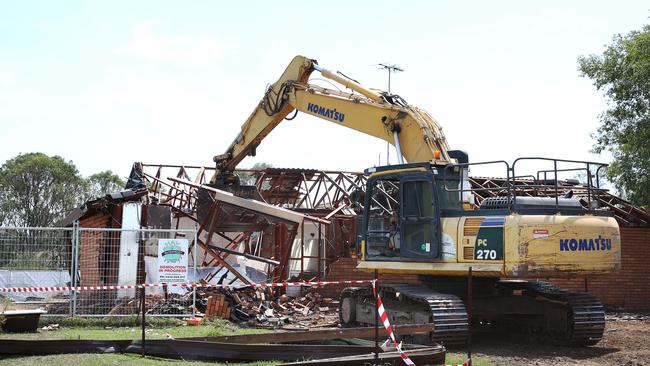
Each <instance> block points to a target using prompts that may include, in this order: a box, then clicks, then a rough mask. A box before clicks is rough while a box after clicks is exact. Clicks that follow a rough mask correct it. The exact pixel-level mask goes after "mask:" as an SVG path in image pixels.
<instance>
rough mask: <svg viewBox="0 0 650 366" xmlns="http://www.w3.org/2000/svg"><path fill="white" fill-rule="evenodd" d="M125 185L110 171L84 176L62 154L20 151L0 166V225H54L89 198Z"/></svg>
mask: <svg viewBox="0 0 650 366" xmlns="http://www.w3.org/2000/svg"><path fill="white" fill-rule="evenodd" d="M124 185H125V183H124V181H123V180H122V179H120V177H119V176H117V175H115V174H113V172H112V171H110V170H106V171H103V172H99V173H96V174H93V175H91V176H90V177H88V179H84V178H83V177H82V176H81V175H80V174H79V171H78V170H77V167H76V166H75V165H74V163H72V162H71V161H68V162H66V161H65V160H63V158H61V157H60V156H47V155H45V154H43V153H29V154H20V155H18V156H16V157H15V158H13V159H10V160H7V161H6V162H5V163H4V164H3V165H2V167H0V226H19V227H25V226H31V227H36V226H55V225H58V224H59V223H60V221H61V220H62V219H63V218H64V217H65V215H66V214H67V213H68V212H70V211H71V210H72V209H74V208H75V207H78V206H80V205H81V204H82V203H83V202H85V201H86V200H88V199H91V198H96V197H101V196H104V195H106V194H108V193H112V192H116V191H120V190H122V189H123V187H124Z"/></svg>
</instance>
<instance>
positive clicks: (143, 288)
mask: <svg viewBox="0 0 650 366" xmlns="http://www.w3.org/2000/svg"><path fill="white" fill-rule="evenodd" d="M145 278H146V272H145ZM140 286H141V287H140V288H141V289H140V305H141V309H140V310H141V311H142V316H141V318H140V321H141V323H142V324H141V325H142V357H144V356H145V349H144V347H145V333H146V332H145V322H144V317H145V308H146V305H145V295H146V293H145V286H144V282H143V283H142V284H141V285H140Z"/></svg>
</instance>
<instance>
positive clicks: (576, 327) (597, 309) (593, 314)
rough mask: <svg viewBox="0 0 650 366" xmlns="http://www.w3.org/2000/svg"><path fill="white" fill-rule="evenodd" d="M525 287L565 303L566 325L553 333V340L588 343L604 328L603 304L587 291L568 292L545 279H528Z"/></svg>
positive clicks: (587, 344)
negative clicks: (543, 280)
mask: <svg viewBox="0 0 650 366" xmlns="http://www.w3.org/2000/svg"><path fill="white" fill-rule="evenodd" d="M527 290H528V291H530V292H532V294H533V295H535V296H538V297H539V296H541V297H543V298H546V299H549V300H550V301H554V302H559V303H565V309H566V321H567V324H566V328H565V329H564V332H560V333H559V334H553V336H554V339H553V340H554V341H555V342H557V343H560V344H565V345H572V346H589V345H594V344H596V343H598V341H600V340H601V339H602V337H603V332H604V330H605V309H604V307H603V304H602V303H601V302H600V300H598V298H596V297H595V296H593V295H591V294H590V293H587V292H569V291H565V290H562V289H561V288H558V287H556V286H554V285H552V284H550V283H548V282H541V281H538V282H528V286H527Z"/></svg>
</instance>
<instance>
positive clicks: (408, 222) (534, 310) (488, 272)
mask: <svg viewBox="0 0 650 366" xmlns="http://www.w3.org/2000/svg"><path fill="white" fill-rule="evenodd" d="M314 71H318V72H320V74H321V75H322V76H323V77H325V78H327V79H330V80H331V81H333V82H336V83H338V84H340V85H342V86H343V87H344V88H343V89H346V88H347V89H349V90H351V91H350V92H344V91H340V90H330V89H325V88H323V87H320V86H316V85H312V84H310V83H309V80H308V79H309V76H310V74H311V73H312V72H314ZM294 110H296V111H300V112H304V113H307V114H310V115H313V116H316V117H319V118H322V119H324V120H327V121H330V122H332V123H334V124H337V125H341V126H343V127H348V128H351V129H354V130H357V131H359V132H362V133H365V134H368V135H372V136H375V137H377V138H380V139H383V140H385V141H388V142H389V143H391V144H393V145H394V147H395V149H396V151H397V156H398V159H399V164H398V165H391V166H383V167H374V168H370V169H367V170H366V174H367V175H368V181H367V187H366V191H365V195H364V198H363V199H362V200H361V201H362V202H359V207H362V208H363V227H362V230H361V232H360V235H359V239H360V240H359V244H360V245H359V251H360V253H359V254H360V261H359V264H358V269H359V270H361V271H367V272H374V271H378V272H379V273H382V274H383V273H394V274H415V275H418V276H419V277H418V278H419V284H418V285H414V284H399V283H395V284H390V283H383V282H381V283H380V287H379V290H380V292H381V294H382V298H383V299H384V304H385V306H386V308H387V310H388V313H389V314H390V318H391V321H392V322H393V324H417V323H433V324H434V328H435V330H434V332H433V333H431V334H430V336H429V337H430V338H429V339H428V340H431V341H435V342H440V343H445V344H462V343H463V342H465V340H466V337H467V335H468V329H469V322H472V324H477V325H478V324H480V325H482V326H489V327H499V326H503V327H507V328H506V329H509V330H520V331H523V332H524V333H526V334H537V335H540V336H542V337H544V338H547V339H550V340H552V341H553V342H558V343H563V344H567V345H591V344H595V343H597V342H598V341H599V340H600V339H601V337H602V334H603V330H604V323H605V320H604V310H603V306H602V304H601V302H600V301H599V300H598V299H597V298H596V297H594V296H592V295H591V294H589V293H587V292H569V291H565V290H562V289H560V288H557V287H555V286H553V285H551V284H550V283H547V282H541V281H537V280H535V279H537V278H547V277H564V278H566V277H568V276H573V275H579V276H590V275H597V274H603V273H611V272H614V271H617V270H618V269H619V267H620V232H619V228H618V225H617V222H616V220H615V219H614V217H613V215H612V214H611V213H610V212H608V211H606V210H599V209H597V208H596V207H594V203H595V202H594V201H592V200H591V197H592V196H593V191H594V188H593V187H592V186H591V180H592V179H591V178H592V177H591V172H592V170H593V169H592V168H594V167H596V168H599V167H601V166H602V164H598V163H591V162H577V161H568V160H558V159H541V158H534V159H540V160H543V161H546V162H549V163H550V164H551V165H552V166H553V169H549V170H546V171H543V172H542V173H543V175H542V178H540V177H539V176H538V177H537V178H535V179H533V180H532V182H542V181H543V183H544V185H543V187H545V188H540V187H542V185H540V186H537V185H528V186H527V187H528V188H527V189H528V190H529V191H530V190H535V189H544V190H546V192H548V190H549V187H551V188H550V190H551V194H550V197H531V196H530V195H525V194H524V192H523V191H521V190H520V189H519V187H518V185H517V184H516V179H517V178H518V176H517V175H516V174H515V167H516V166H517V163H519V164H521V163H522V162H524V161H527V160H530V159H533V158H522V159H518V160H516V161H515V162H514V163H512V164H508V163H505V162H496V163H498V164H502V165H504V166H505V167H506V174H507V176H508V179H507V180H506V184H505V185H503V186H500V187H498V188H495V190H498V191H499V192H498V193H499V194H495V195H494V197H489V198H485V199H483V200H482V202H481V203H480V205H478V206H477V205H475V204H474V202H473V195H474V193H473V190H472V189H471V187H470V185H469V180H468V179H469V178H468V168H469V166H470V165H472V164H482V163H472V164H470V163H469V162H468V157H467V154H465V153H464V152H462V151H459V150H450V149H449V147H448V145H447V141H446V139H445V136H444V134H443V133H442V129H441V127H440V126H439V124H438V123H437V122H436V121H435V120H434V119H433V118H432V117H431V116H429V114H428V113H427V112H425V111H424V110H421V109H419V108H416V107H413V106H410V105H408V104H407V103H406V102H405V101H404V100H403V99H402V98H400V97H399V96H397V95H392V94H389V93H387V92H382V91H377V90H375V89H368V88H365V87H363V86H362V85H360V84H359V83H358V82H356V81H354V80H352V79H350V78H347V77H345V76H344V75H343V74H340V73H335V72H332V71H329V70H327V69H324V68H322V67H321V66H319V65H318V63H317V62H316V60H312V59H309V58H306V57H303V56H296V57H295V58H294V59H293V60H292V61H291V63H290V64H289V66H288V67H287V69H286V70H285V72H284V73H283V74H282V76H281V77H280V79H279V80H278V81H277V82H275V83H274V84H272V85H271V86H269V87H268V88H267V90H266V93H265V94H264V97H263V98H262V100H261V102H260V103H259V105H258V106H257V108H255V110H254V111H253V113H252V114H251V115H250V117H249V118H248V120H247V121H246V122H245V123H244V124H243V125H242V128H241V132H240V133H239V135H238V136H237V138H236V139H235V141H234V142H233V143H232V144H231V145H230V147H229V148H228V150H227V151H226V152H225V153H224V154H222V155H219V156H216V157H215V158H214V160H215V162H216V167H217V171H216V173H215V175H214V177H213V178H212V182H211V183H212V184H214V185H216V186H220V187H223V186H228V185H233V184H236V179H237V178H236V176H235V175H234V174H233V171H234V170H235V168H236V166H237V164H238V163H239V162H240V161H241V160H242V159H244V158H245V157H246V156H248V155H255V152H256V148H257V146H258V145H259V144H260V142H261V141H262V140H263V139H264V137H266V136H267V135H268V134H269V133H270V132H271V131H272V130H273V128H275V127H276V126H277V125H278V124H279V123H281V122H282V121H283V120H284V119H285V118H286V117H287V116H288V115H289V114H290V113H291V112H293V111H294ZM404 159H405V161H404ZM566 162H569V163H581V164H582V163H584V164H585V165H586V169H584V172H586V174H587V175H588V176H589V179H588V182H587V186H586V188H585V191H586V192H587V195H588V197H587V199H588V202H581V201H580V200H579V199H577V198H569V197H564V196H562V195H561V194H560V193H559V191H558V185H559V184H561V182H559V180H558V178H557V177H558V172H560V171H561V170H568V169H558V164H562V163H566ZM549 175H550V176H551V177H553V179H551V181H552V182H551V183H549V179H547V177H548V176H549ZM553 187H554V189H553ZM583 188H584V187H583ZM547 196H549V195H547ZM583 201H584V198H583ZM585 206H586V207H585ZM470 267H471V268H472V273H473V276H475V279H474V281H472V283H473V285H472V288H471V291H472V293H473V296H472V299H473V301H472V308H471V310H472V311H471V314H472V318H471V319H468V312H467V306H468V304H467V303H466V294H467V292H468V291H467V290H468V289H467V285H466V283H467V281H466V277H467V275H468V271H469V270H470ZM374 311H375V310H374V302H373V298H372V293H371V291H369V290H368V289H367V288H348V289H345V290H344V291H343V292H342V294H341V306H340V318H341V324H342V325H343V326H355V325H363V324H373V323H374Z"/></svg>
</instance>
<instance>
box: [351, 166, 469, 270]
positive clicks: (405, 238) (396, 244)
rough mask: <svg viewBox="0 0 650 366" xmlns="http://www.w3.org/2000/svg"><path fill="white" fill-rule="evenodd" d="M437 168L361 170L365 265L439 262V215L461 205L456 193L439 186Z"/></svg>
mask: <svg viewBox="0 0 650 366" xmlns="http://www.w3.org/2000/svg"><path fill="white" fill-rule="evenodd" d="M443 168H444V167H436V166H432V165H431V164H429V163H419V164H402V165H392V166H384V167H377V168H371V169H369V170H367V171H366V173H367V174H369V178H368V183H367V190H366V192H368V193H367V194H366V197H365V204H364V207H366V208H367V209H365V210H364V222H363V227H364V228H365V231H364V232H363V235H362V236H363V242H364V243H365V245H364V248H363V250H364V253H362V255H363V256H364V258H366V259H367V260H371V261H409V260H411V261H423V260H424V261H432V260H437V259H441V255H442V252H443V250H442V230H441V220H440V217H441V211H442V210H448V209H450V208H456V209H457V208H460V207H461V206H462V201H461V195H460V194H459V193H458V192H449V191H448V190H445V189H444V187H443V186H442V185H441V184H442V183H443V182H442V181H440V180H438V179H437V176H438V175H439V171H440V170H441V169H443ZM459 177H460V176H459V175H457V177H456V178H457V180H459V179H460V178H459ZM449 180H450V181H453V179H449Z"/></svg>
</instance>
